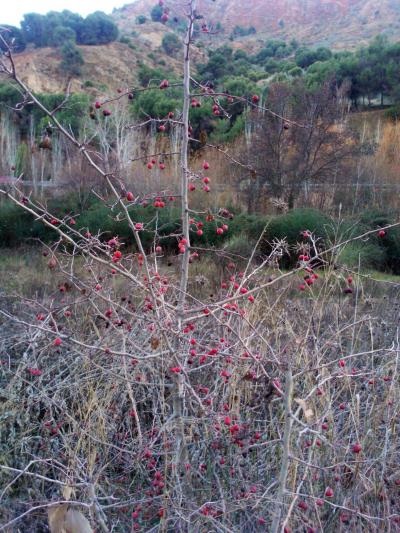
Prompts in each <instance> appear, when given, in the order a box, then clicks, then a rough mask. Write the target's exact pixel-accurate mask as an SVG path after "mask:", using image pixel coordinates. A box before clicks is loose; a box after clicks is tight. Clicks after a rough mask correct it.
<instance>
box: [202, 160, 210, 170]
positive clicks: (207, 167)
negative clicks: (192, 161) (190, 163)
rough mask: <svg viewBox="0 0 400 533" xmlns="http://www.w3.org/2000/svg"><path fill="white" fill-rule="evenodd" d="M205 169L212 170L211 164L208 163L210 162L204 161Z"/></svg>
mask: <svg viewBox="0 0 400 533" xmlns="http://www.w3.org/2000/svg"><path fill="white" fill-rule="evenodd" d="M203 168H204V170H208V169H209V168H210V163H208V161H204V163H203Z"/></svg>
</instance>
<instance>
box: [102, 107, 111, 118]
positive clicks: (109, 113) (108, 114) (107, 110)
mask: <svg viewBox="0 0 400 533" xmlns="http://www.w3.org/2000/svg"><path fill="white" fill-rule="evenodd" d="M110 115H111V111H110V110H109V109H103V116H105V117H109V116H110Z"/></svg>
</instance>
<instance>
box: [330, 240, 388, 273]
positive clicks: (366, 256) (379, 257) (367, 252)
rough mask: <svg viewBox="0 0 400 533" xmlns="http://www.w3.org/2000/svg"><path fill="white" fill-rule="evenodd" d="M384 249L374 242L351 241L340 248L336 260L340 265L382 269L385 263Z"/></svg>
mask: <svg viewBox="0 0 400 533" xmlns="http://www.w3.org/2000/svg"><path fill="white" fill-rule="evenodd" d="M385 259H386V258H385V251H384V250H383V249H382V248H381V247H380V246H379V245H378V244H377V243H375V242H368V243H365V242H362V241H353V242H350V243H348V244H346V245H345V246H343V248H341V250H340V252H339V254H338V257H337V261H338V263H339V264H340V265H345V266H347V267H349V268H355V269H357V268H358V267H359V266H360V268H361V269H362V270H369V269H378V270H380V269H382V268H384V265H385Z"/></svg>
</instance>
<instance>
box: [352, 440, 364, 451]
mask: <svg viewBox="0 0 400 533" xmlns="http://www.w3.org/2000/svg"><path fill="white" fill-rule="evenodd" d="M361 450H362V447H361V444H360V443H359V442H356V443H355V444H353V447H352V452H353V453H360V452H361Z"/></svg>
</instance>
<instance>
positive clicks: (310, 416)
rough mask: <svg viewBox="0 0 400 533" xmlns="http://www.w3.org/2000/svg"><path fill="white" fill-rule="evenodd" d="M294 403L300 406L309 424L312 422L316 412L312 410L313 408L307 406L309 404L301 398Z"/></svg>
mask: <svg viewBox="0 0 400 533" xmlns="http://www.w3.org/2000/svg"><path fill="white" fill-rule="evenodd" d="M294 401H295V402H296V403H298V404H299V405H300V407H301V409H302V411H303V414H304V418H305V419H306V420H307V422H311V421H312V419H313V417H314V411H313V410H312V409H311V407H308V406H307V402H306V401H305V400H302V399H301V398H295V399H294Z"/></svg>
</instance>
